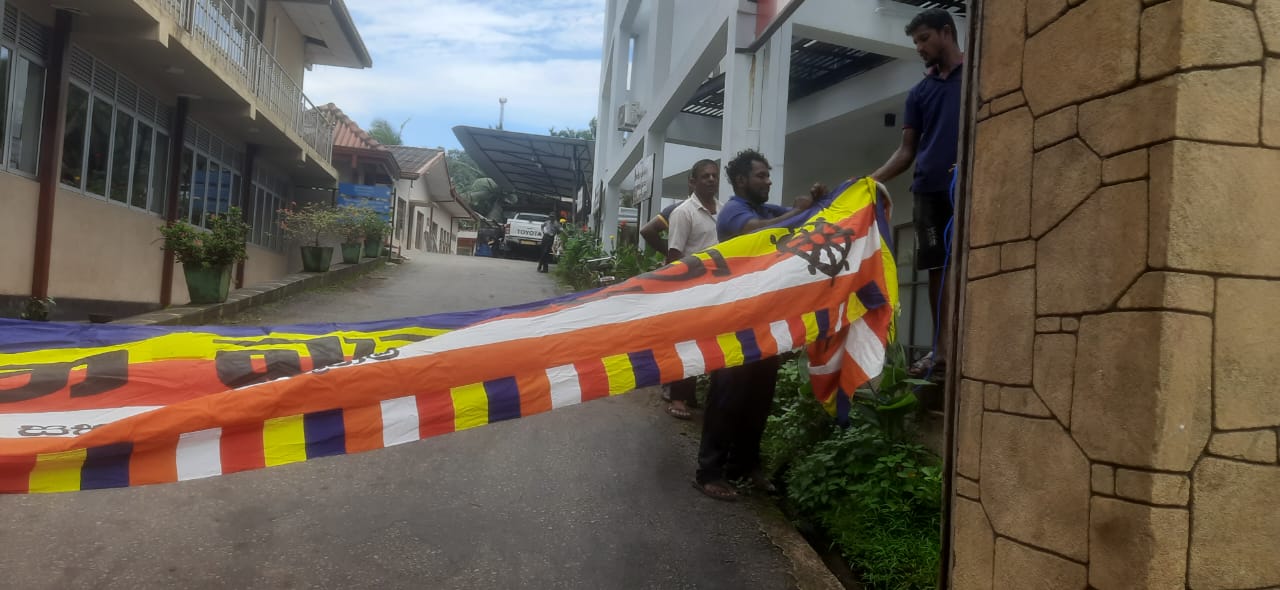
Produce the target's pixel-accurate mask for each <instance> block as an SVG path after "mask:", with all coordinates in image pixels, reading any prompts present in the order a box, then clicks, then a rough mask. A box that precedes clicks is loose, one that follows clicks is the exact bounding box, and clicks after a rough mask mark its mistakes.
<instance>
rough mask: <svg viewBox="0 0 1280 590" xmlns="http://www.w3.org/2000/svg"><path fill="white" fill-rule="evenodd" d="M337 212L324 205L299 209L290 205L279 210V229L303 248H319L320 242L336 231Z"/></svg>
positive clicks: (311, 204) (308, 205)
mask: <svg viewBox="0 0 1280 590" xmlns="http://www.w3.org/2000/svg"><path fill="white" fill-rule="evenodd" d="M337 219H338V214H337V211H336V210H335V209H334V208H333V207H330V206H329V205H327V204H324V203H307V204H306V205H305V206H303V207H301V208H299V207H298V204H297V203H290V204H289V208H287V209H281V210H280V228H281V229H283V230H284V233H285V235H287V236H289V238H291V239H293V240H295V241H298V242H301V243H302V244H303V245H304V246H319V245H320V240H321V238H323V237H324V236H326V235H329V234H331V233H333V232H334V231H335V230H336V229H337Z"/></svg>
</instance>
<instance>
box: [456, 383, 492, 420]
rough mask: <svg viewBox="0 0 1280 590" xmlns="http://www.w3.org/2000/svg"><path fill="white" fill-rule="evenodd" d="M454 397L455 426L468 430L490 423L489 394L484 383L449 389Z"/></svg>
mask: <svg viewBox="0 0 1280 590" xmlns="http://www.w3.org/2000/svg"><path fill="white" fill-rule="evenodd" d="M449 395H450V397H452V398H453V428H454V430H466V429H468V428H475V427H477V426H484V425H485V424H488V423H489V395H488V394H486V393H485V392H484V384H483V383H473V384H471V385H463V386H462V387H455V388H453V389H450V390H449Z"/></svg>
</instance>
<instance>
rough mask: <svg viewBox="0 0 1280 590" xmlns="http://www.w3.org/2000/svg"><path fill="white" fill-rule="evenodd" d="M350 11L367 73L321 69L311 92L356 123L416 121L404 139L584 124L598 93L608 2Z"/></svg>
mask: <svg viewBox="0 0 1280 590" xmlns="http://www.w3.org/2000/svg"><path fill="white" fill-rule="evenodd" d="M348 7H349V9H350V10H351V12H352V15H353V18H354V19H355V21H356V26H357V28H358V29H359V31H360V34H361V36H362V37H363V38H364V41H365V45H366V46H367V47H368V48H369V51H370V53H371V54H372V56H373V62H374V67H373V69H370V70H350V69H343V68H330V67H323V66H321V67H317V68H316V69H315V71H313V72H310V73H308V74H307V77H306V81H305V86H306V92H307V95H308V96H309V97H310V98H311V99H312V100H313V101H316V102H317V103H325V102H333V103H335V104H337V105H338V106H339V107H340V108H342V109H343V110H344V111H345V112H346V113H347V114H348V115H350V116H351V117H352V118H353V119H355V120H356V121H358V122H361V123H362V124H367V123H368V121H369V120H371V119H372V118H373V117H386V118H388V119H391V120H393V121H399V120H403V119H404V118H406V117H410V116H411V117H413V122H412V123H410V125H409V126H408V128H407V129H406V136H407V137H406V140H411V141H415V142H416V143H425V144H426V145H435V144H438V143H443V144H446V145H452V144H454V143H455V141H454V140H453V135H452V132H451V131H449V128H451V127H452V126H454V125H478V126H484V125H488V124H492V123H494V122H496V119H497V111H498V104H497V99H498V97H500V96H505V97H506V98H507V99H508V103H507V122H508V125H507V127H508V128H520V129H522V130H529V131H534V132H545V131H546V129H547V128H548V127H552V126H555V127H566V126H569V127H578V128H581V127H585V126H586V124H587V122H588V121H589V120H590V119H591V117H593V116H595V112H596V107H597V99H598V95H599V83H598V80H599V76H600V53H601V47H600V45H601V41H602V39H603V35H604V0H539V1H536V2H510V1H509V0H434V1H430V2H424V1H423V0H363V1H357V2H349V3H348Z"/></svg>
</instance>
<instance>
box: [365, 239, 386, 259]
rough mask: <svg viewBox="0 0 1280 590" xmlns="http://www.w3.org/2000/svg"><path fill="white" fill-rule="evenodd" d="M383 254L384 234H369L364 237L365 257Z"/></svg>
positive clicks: (375, 256)
mask: <svg viewBox="0 0 1280 590" xmlns="http://www.w3.org/2000/svg"><path fill="white" fill-rule="evenodd" d="M381 255H382V236H369V237H367V238H365V239H364V256H365V258H377V257H379V256H381Z"/></svg>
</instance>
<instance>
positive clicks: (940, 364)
mask: <svg viewBox="0 0 1280 590" xmlns="http://www.w3.org/2000/svg"><path fill="white" fill-rule="evenodd" d="M946 367H947V363H946V361H944V360H942V359H935V357H934V356H933V353H932V352H930V353H929V354H926V355H924V356H922V357H920V360H918V361H916V362H914V363H912V364H911V366H910V367H909V368H907V374H908V375H910V376H912V377H924V376H925V375H928V374H930V373H932V372H933V371H941V370H943V369H946Z"/></svg>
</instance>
